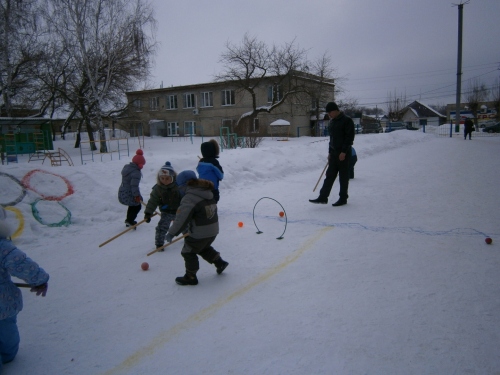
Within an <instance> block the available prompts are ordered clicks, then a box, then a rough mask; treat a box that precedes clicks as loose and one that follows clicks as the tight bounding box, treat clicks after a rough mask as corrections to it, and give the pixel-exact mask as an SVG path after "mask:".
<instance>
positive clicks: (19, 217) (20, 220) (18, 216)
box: [5, 206, 24, 238]
mask: <svg viewBox="0 0 500 375" xmlns="http://www.w3.org/2000/svg"><path fill="white" fill-rule="evenodd" d="M5 209H6V210H7V211H11V212H14V214H15V215H16V219H17V221H18V223H19V224H18V226H17V229H16V231H15V232H14V234H13V235H12V236H11V238H17V237H19V236H20V235H21V233H23V230H24V217H23V214H22V213H21V211H20V210H19V209H18V208H15V207H11V206H7V207H5Z"/></svg>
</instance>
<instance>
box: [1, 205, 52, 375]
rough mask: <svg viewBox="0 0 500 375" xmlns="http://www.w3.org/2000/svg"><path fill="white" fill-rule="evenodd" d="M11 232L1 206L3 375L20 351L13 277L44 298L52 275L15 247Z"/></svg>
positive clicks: (17, 292)
mask: <svg viewBox="0 0 500 375" xmlns="http://www.w3.org/2000/svg"><path fill="white" fill-rule="evenodd" d="M12 232H13V231H12V229H11V228H10V226H9V225H8V223H7V215H6V212H5V210H4V208H3V207H1V206H0V356H1V358H0V359H1V360H0V374H1V373H2V364H4V363H8V362H11V361H12V360H14V357H15V356H16V354H17V351H18V349H19V341H20V337H19V330H18V328H17V314H18V313H19V312H20V311H21V310H22V309H23V297H22V294H21V290H20V289H19V288H18V287H17V286H16V285H15V284H14V283H13V282H12V280H11V276H15V277H17V278H19V279H22V280H24V281H26V282H27V283H28V284H29V285H30V286H31V289H30V291H31V292H35V293H36V295H37V296H39V295H40V294H41V295H42V297H45V294H46V293H47V288H48V284H47V281H49V275H48V274H47V272H45V271H44V270H43V269H42V268H40V267H39V266H38V264H37V263H35V262H34V261H33V260H31V259H30V258H28V257H27V256H26V254H25V253H23V252H22V251H21V250H19V249H18V248H17V247H16V245H14V244H13V243H12V241H11V240H10V239H9V237H10V236H11V235H12Z"/></svg>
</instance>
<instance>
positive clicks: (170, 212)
mask: <svg viewBox="0 0 500 375" xmlns="http://www.w3.org/2000/svg"><path fill="white" fill-rule="evenodd" d="M176 176H177V173H175V171H174V168H173V167H172V164H170V162H169V161H167V162H166V163H165V165H164V166H163V167H161V169H160V170H159V171H158V175H157V176H156V185H155V186H153V190H151V194H150V195H149V201H148V204H147V205H146V210H145V212H144V220H146V223H149V222H150V221H151V216H153V213H154V211H155V210H156V207H160V213H161V218H160V221H159V222H158V225H157V226H156V234H155V247H156V248H159V247H162V246H163V244H164V242H165V235H166V234H167V232H168V228H169V227H170V222H172V220H174V219H175V212H176V211H177V209H178V208H179V204H180V203H181V195H180V193H179V189H178V187H177V184H176V183H175V178H176ZM160 251H163V249H162V250H160Z"/></svg>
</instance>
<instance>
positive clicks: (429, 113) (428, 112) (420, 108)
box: [403, 100, 446, 118]
mask: <svg viewBox="0 0 500 375" xmlns="http://www.w3.org/2000/svg"><path fill="white" fill-rule="evenodd" d="M407 109H410V110H411V111H412V112H413V113H414V114H415V115H416V116H417V117H419V118H424V117H442V118H446V116H445V115H442V114H441V113H439V112H438V111H436V110H434V109H432V108H431V107H429V106H427V105H426V104H424V103H421V102H419V101H418V100H415V101H414V102H413V103H410V104H408V105H407V106H406V108H404V109H403V112H404V111H406V110H407Z"/></svg>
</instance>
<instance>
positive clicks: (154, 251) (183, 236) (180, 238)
mask: <svg viewBox="0 0 500 375" xmlns="http://www.w3.org/2000/svg"><path fill="white" fill-rule="evenodd" d="M187 236H189V233H186V234H183V235H182V236H181V237H179V238H176V239H175V240H173V241H172V242H169V243H167V244H166V245H163V246H160V247H159V248H157V249H154V250H153V251H151V252H150V253H148V256H150V255H151V254H154V253H156V252H157V251H160V250H162V249H164V248H166V247H167V246H170V245H172V244H173V243H174V242H177V241H180V240H182V239H183V238H186V237H187Z"/></svg>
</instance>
